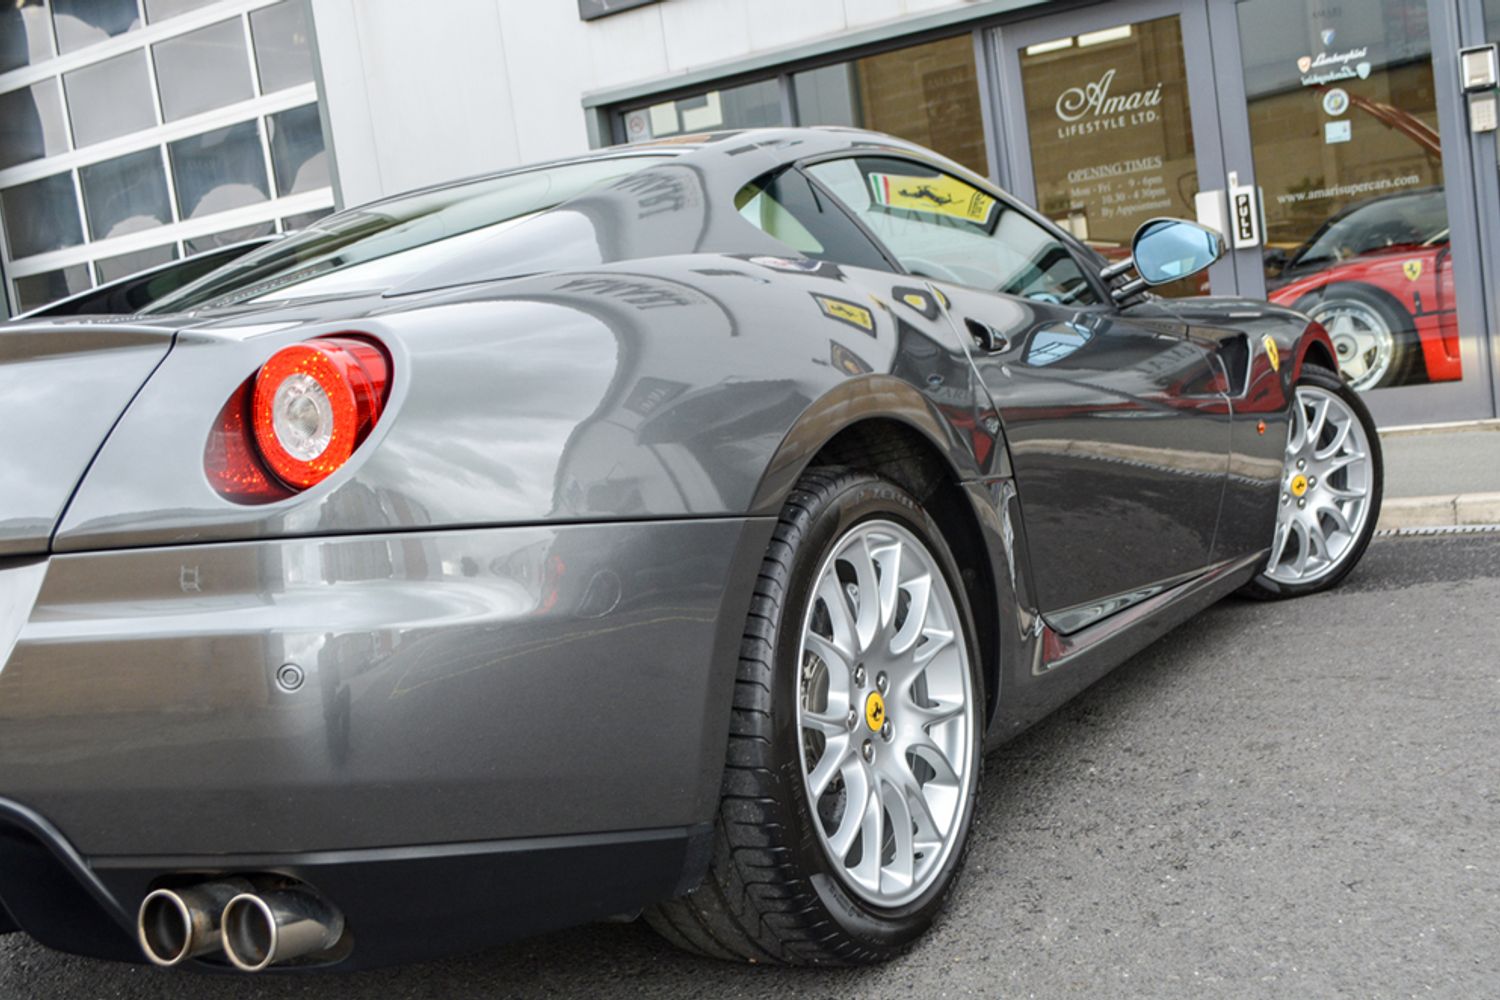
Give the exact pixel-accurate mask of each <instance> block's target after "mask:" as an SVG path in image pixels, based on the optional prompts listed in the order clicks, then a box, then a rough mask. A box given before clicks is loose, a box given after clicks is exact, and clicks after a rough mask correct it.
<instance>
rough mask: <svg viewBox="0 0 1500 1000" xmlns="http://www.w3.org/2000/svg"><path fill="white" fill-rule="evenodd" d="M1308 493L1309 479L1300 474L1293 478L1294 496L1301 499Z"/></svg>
mask: <svg viewBox="0 0 1500 1000" xmlns="http://www.w3.org/2000/svg"><path fill="white" fill-rule="evenodd" d="M1306 492H1307V477H1306V476H1304V475H1303V474H1302V473H1300V472H1299V473H1297V474H1296V475H1295V476H1293V477H1292V496H1294V497H1299V498H1300V497H1301V496H1302V495H1303V494H1304V493H1306Z"/></svg>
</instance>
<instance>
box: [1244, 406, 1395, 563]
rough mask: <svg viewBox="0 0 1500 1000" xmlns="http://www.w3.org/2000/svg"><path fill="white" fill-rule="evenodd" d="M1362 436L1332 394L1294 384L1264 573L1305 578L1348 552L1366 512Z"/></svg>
mask: <svg viewBox="0 0 1500 1000" xmlns="http://www.w3.org/2000/svg"><path fill="white" fill-rule="evenodd" d="M1371 476H1372V466H1371V463H1370V441H1369V438H1368V437H1367V436H1366V434H1365V428H1364V426H1363V425H1362V424H1361V423H1360V422H1359V417H1358V416H1356V415H1355V413H1354V411H1353V410H1352V409H1350V407H1349V404H1347V403H1345V402H1344V401H1343V400H1342V399H1340V398H1339V397H1338V395H1337V394H1336V393H1333V392H1330V391H1329V390H1327V389H1323V388H1319V387H1318V386H1311V385H1309V386H1298V388H1297V397H1296V405H1295V406H1293V407H1292V424H1291V428H1290V429H1289V431H1288V433H1287V443H1286V465H1285V468H1284V470H1283V473H1282V482H1281V500H1280V506H1279V507H1278V508H1277V515H1276V535H1275V538H1274V540H1273V541H1272V543H1271V559H1270V561H1269V562H1268V563H1267V564H1266V575H1267V576H1269V577H1270V578H1271V579H1273V580H1275V581H1277V582H1278V583H1285V584H1304V583H1312V582H1313V581H1315V580H1319V579H1322V578H1323V577H1325V576H1327V575H1328V574H1329V573H1332V572H1333V571H1334V570H1335V569H1337V568H1338V567H1339V565H1340V564H1341V563H1342V562H1343V559H1344V557H1345V555H1346V554H1347V553H1348V552H1349V551H1350V550H1352V549H1353V547H1354V545H1355V542H1356V541H1357V540H1358V539H1359V537H1360V534H1361V533H1362V532H1363V531H1364V528H1365V522H1366V521H1367V520H1368V519H1369V516H1370V488H1371V485H1372V483H1371Z"/></svg>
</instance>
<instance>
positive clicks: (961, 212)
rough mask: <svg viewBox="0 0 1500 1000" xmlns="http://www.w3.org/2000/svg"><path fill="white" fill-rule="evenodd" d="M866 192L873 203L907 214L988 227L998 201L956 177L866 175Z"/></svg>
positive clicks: (939, 175)
mask: <svg viewBox="0 0 1500 1000" xmlns="http://www.w3.org/2000/svg"><path fill="white" fill-rule="evenodd" d="M870 193H871V195H873V197H874V199H875V204H877V205H882V206H884V207H886V208H899V209H904V210H906V211H908V212H923V213H926V214H929V215H947V216H950V217H952V218H955V219H962V220H963V221H965V222H972V223H974V224H975V225H979V226H984V227H985V228H986V229H988V228H989V225H990V219H991V217H992V216H994V214H995V209H996V208H997V207H998V204H999V203H998V202H996V201H995V199H994V198H991V197H990V196H989V195H987V194H985V193H984V192H983V191H981V190H979V189H978V188H976V187H974V186H972V185H969V184H965V183H964V182H963V181H961V180H959V179H958V178H957V177H949V176H947V175H946V174H937V175H936V176H933V177H908V176H905V175H903V174H870Z"/></svg>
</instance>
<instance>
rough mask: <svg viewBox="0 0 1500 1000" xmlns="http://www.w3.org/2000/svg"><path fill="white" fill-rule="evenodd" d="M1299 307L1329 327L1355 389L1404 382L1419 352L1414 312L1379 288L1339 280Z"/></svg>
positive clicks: (1363, 389)
mask: <svg viewBox="0 0 1500 1000" xmlns="http://www.w3.org/2000/svg"><path fill="white" fill-rule="evenodd" d="M1297 308H1298V309H1300V310H1302V311H1303V312H1305V313H1307V315H1308V316H1310V317H1311V318H1313V319H1315V320H1317V321H1318V322H1319V323H1321V324H1322V325H1323V328H1324V329H1326V330H1327V331H1328V336H1329V337H1330V338H1331V339H1332V340H1333V347H1334V350H1335V351H1337V352H1338V358H1339V370H1340V371H1342V372H1343V374H1344V378H1346V379H1347V380H1348V381H1349V384H1350V385H1352V386H1353V387H1354V388H1355V390H1356V391H1358V392H1364V391H1366V390H1368V389H1379V388H1383V387H1385V386H1391V385H1401V384H1402V383H1404V382H1405V381H1406V380H1407V378H1408V375H1409V373H1410V370H1411V367H1412V365H1413V363H1414V362H1415V361H1416V357H1417V354H1418V353H1419V352H1418V350H1417V345H1416V334H1415V332H1414V330H1413V324H1412V320H1411V317H1410V316H1409V315H1407V314H1406V313H1405V311H1403V310H1402V309H1400V308H1399V307H1398V306H1395V305H1393V304H1392V303H1390V302H1389V301H1387V300H1386V299H1385V297H1384V296H1382V295H1380V294H1379V293H1377V292H1373V291H1369V290H1367V289H1364V288H1361V287H1360V286H1359V285H1356V284H1336V285H1329V286H1328V287H1327V288H1324V289H1321V290H1320V291H1318V292H1316V293H1314V294H1312V295H1309V296H1306V297H1304V298H1303V299H1302V300H1301V301H1299V302H1298V303H1297Z"/></svg>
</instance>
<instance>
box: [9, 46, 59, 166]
mask: <svg viewBox="0 0 1500 1000" xmlns="http://www.w3.org/2000/svg"><path fill="white" fill-rule="evenodd" d="M0 30H4V29H3V28H0ZM67 148H68V136H67V129H66V128H65V127H64V126H63V114H62V95H61V94H60V93H59V92H58V89H57V80H55V79H52V80H43V81H42V82H41V83H34V84H32V85H31V86H29V87H21V88H20V89H18V90H12V91H9V92H7V93H4V94H0V170H4V169H5V168H6V167H13V166H15V165H16V164H17V163H25V162H26V161H28V160H37V159H40V158H42V157H43V156H51V155H53V154H54V153H62V152H66V151H67Z"/></svg>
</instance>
